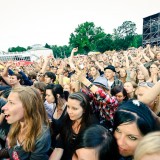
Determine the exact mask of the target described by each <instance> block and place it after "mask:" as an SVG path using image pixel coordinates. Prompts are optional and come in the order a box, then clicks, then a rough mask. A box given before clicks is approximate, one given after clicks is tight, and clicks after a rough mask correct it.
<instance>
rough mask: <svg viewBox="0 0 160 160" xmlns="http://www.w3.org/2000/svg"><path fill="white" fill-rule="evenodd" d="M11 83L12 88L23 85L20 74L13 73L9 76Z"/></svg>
mask: <svg viewBox="0 0 160 160" xmlns="http://www.w3.org/2000/svg"><path fill="white" fill-rule="evenodd" d="M9 82H10V85H11V86H17V85H20V84H22V83H23V81H22V76H21V75H20V74H19V73H13V74H12V75H10V76H9Z"/></svg>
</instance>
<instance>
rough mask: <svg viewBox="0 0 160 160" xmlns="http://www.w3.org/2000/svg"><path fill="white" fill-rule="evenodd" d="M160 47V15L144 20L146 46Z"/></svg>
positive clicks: (144, 41) (143, 43) (144, 43)
mask: <svg viewBox="0 0 160 160" xmlns="http://www.w3.org/2000/svg"><path fill="white" fill-rule="evenodd" d="M146 44H150V45H151V46H154V45H157V46H160V13H157V14H154V15H151V16H148V17H145V18H143V42H142V45H143V46H146Z"/></svg>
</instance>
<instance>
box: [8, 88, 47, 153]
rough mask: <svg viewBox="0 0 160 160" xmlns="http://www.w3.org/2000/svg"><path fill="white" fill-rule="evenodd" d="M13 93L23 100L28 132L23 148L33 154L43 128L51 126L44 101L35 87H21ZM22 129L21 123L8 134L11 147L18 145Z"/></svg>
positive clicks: (13, 126) (17, 123)
mask: <svg viewBox="0 0 160 160" xmlns="http://www.w3.org/2000/svg"><path fill="white" fill-rule="evenodd" d="M11 92H12V93H18V96H19V99H20V100H21V102H22V105H23V108H24V123H25V127H26V131H25V139H24V141H23V146H22V147H23V149H24V151H26V152H32V151H34V150H35V141H36V139H37V138H38V137H39V136H40V135H41V133H42V126H43V125H46V126H49V121H48V118H47V114H46V111H45V108H44V105H43V101H42V99H41V97H40V94H39V93H38V91H37V90H36V89H35V88H33V87H29V86H26V87H25V86H20V87H16V88H14V89H13V90H12V91H11ZM20 129H21V125H20V121H17V122H15V123H13V124H12V126H11V128H10V131H9V134H8V139H9V141H8V143H9V146H10V147H13V146H15V145H16V143H17V137H18V135H19V134H20Z"/></svg>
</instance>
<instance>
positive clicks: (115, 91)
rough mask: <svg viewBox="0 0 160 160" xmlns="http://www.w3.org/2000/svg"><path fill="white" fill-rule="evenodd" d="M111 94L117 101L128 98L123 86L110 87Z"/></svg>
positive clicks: (120, 101)
mask: <svg viewBox="0 0 160 160" xmlns="http://www.w3.org/2000/svg"><path fill="white" fill-rule="evenodd" d="M111 95H112V96H115V97H116V98H117V101H118V102H119V103H122V102H123V101H127V100H128V94H127V92H126V90H125V88H124V87H123V86H115V87H114V88H112V89H111Z"/></svg>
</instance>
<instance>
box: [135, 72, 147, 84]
mask: <svg viewBox="0 0 160 160" xmlns="http://www.w3.org/2000/svg"><path fill="white" fill-rule="evenodd" d="M136 78H137V81H138V82H139V81H145V77H144V74H143V72H142V71H141V70H138V71H137V77H136Z"/></svg>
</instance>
